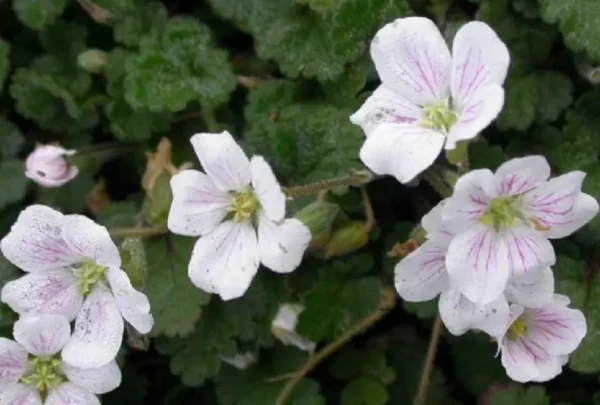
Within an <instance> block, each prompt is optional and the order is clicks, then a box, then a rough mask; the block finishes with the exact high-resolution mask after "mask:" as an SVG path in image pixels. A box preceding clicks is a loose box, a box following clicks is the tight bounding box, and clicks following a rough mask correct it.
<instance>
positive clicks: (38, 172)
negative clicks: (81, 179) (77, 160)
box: [25, 145, 79, 188]
mask: <svg viewBox="0 0 600 405" xmlns="http://www.w3.org/2000/svg"><path fill="white" fill-rule="evenodd" d="M75 153H76V152H75V151H74V150H67V149H64V148H61V147H60V146H58V145H40V146H37V147H36V148H35V150H34V151H33V152H31V153H30V154H29V156H28V157H27V160H26V161H25V176H27V177H28V178H30V179H31V180H33V181H35V182H36V183H38V184H39V185H41V186H43V187H50V188H53V187H60V186H62V185H63V184H65V183H68V182H69V181H71V180H73V178H75V176H77V173H79V169H78V168H77V166H74V165H72V164H71V163H70V162H69V161H68V160H67V157H68V156H73V155H74V154H75Z"/></svg>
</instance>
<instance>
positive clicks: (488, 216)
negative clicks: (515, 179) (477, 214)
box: [479, 196, 523, 231]
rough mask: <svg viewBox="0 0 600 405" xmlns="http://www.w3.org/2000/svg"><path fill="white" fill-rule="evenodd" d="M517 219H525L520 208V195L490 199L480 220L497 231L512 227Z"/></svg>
mask: <svg viewBox="0 0 600 405" xmlns="http://www.w3.org/2000/svg"><path fill="white" fill-rule="evenodd" d="M516 219H523V214H521V211H520V209H519V197H518V196H508V197H497V198H494V199H493V200H492V201H490V203H489V205H488V207H487V209H486V210H485V212H484V213H483V215H482V216H481V218H479V221H480V222H481V223H482V224H484V225H487V226H489V227H491V228H494V229H495V230H496V231H499V230H501V229H503V228H510V227H511V226H512V225H513V223H514V222H515V220H516Z"/></svg>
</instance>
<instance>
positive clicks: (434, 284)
mask: <svg viewBox="0 0 600 405" xmlns="http://www.w3.org/2000/svg"><path fill="white" fill-rule="evenodd" d="M446 249H447V245H446V244H445V243H439V242H438V241H437V240H429V241H427V242H425V243H424V244H423V245H421V246H420V247H419V248H418V249H417V250H415V251H414V252H412V253H410V254H409V255H408V256H406V257H405V258H404V259H402V260H400V262H399V263H398V264H397V265H396V269H395V272H394V274H395V276H394V281H395V284H396V291H398V294H399V295H400V297H402V299H403V300H405V301H410V302H421V301H429V300H432V299H434V298H435V297H437V295H438V294H439V293H441V292H442V291H444V290H446V289H448V287H449V281H448V272H447V271H446V263H445V261H444V259H445V256H446Z"/></svg>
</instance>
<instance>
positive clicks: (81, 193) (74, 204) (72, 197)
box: [36, 172, 94, 213]
mask: <svg viewBox="0 0 600 405" xmlns="http://www.w3.org/2000/svg"><path fill="white" fill-rule="evenodd" d="M92 187H94V180H93V176H92V174H91V173H89V172H80V173H79V174H78V175H77V177H75V178H74V179H73V180H71V181H70V182H68V183H67V184H65V185H63V186H61V187H58V188H45V187H42V186H38V187H37V200H36V201H37V202H38V203H39V204H44V205H48V206H50V207H52V208H55V209H57V210H59V211H62V212H68V213H83V212H84V210H85V207H86V197H87V195H88V193H89V192H90V190H91V189H92Z"/></svg>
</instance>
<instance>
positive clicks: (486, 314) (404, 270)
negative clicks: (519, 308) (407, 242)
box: [395, 200, 554, 336]
mask: <svg viewBox="0 0 600 405" xmlns="http://www.w3.org/2000/svg"><path fill="white" fill-rule="evenodd" d="M446 201H447V200H444V201H442V202H440V203H439V204H438V205H437V206H436V207H435V208H433V209H432V210H431V211H430V212H429V213H428V214H427V215H425V216H424V217H423V220H422V222H421V223H422V226H423V228H424V229H425V231H426V237H427V241H426V242H425V243H423V244H422V245H421V246H420V247H419V248H418V249H417V250H415V251H413V252H412V253H411V254H409V255H408V256H406V257H405V258H404V259H403V260H401V261H400V262H399V263H398V264H397V265H396V270H395V284H396V290H397V291H398V294H399V295H400V296H401V297H402V298H403V299H404V300H405V301H410V302H422V301H429V300H432V299H434V298H435V297H436V296H438V295H439V296H440V299H439V302H438V306H439V311H440V316H441V318H442V321H443V322H444V324H445V325H446V327H447V328H448V330H449V331H450V333H452V334H454V335H462V334H464V333H465V332H467V330H469V329H479V330H482V331H484V332H486V333H488V334H490V335H492V336H497V335H498V334H500V333H502V332H503V331H504V329H505V325H506V323H507V321H508V315H509V304H508V302H507V301H509V302H516V303H519V304H522V305H526V306H539V305H544V304H546V303H548V302H550V301H551V300H552V295H553V293H554V276H553V274H552V271H551V270H550V268H549V267H546V268H541V269H539V270H537V271H531V272H530V273H529V274H525V275H523V276H521V277H517V278H514V279H513V280H511V281H510V282H509V283H508V285H507V286H506V290H505V291H504V294H503V295H500V296H499V297H498V298H496V299H495V300H494V301H491V302H489V303H486V304H478V303H474V302H472V301H471V300H469V299H468V298H467V297H465V296H464V295H463V294H462V293H461V292H460V291H458V290H457V289H455V288H453V286H452V285H451V283H450V277H449V275H448V271H447V269H446V262H445V259H446V253H447V251H448V245H449V244H450V242H451V241H452V238H453V237H454V236H455V232H453V231H451V230H450V229H448V227H447V226H445V224H444V222H443V221H442V211H443V209H444V205H445V204H446Z"/></svg>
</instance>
